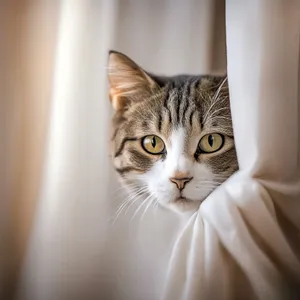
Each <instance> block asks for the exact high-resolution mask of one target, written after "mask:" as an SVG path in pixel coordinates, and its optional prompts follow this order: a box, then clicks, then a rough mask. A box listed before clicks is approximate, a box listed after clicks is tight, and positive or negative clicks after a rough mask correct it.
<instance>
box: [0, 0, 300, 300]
mask: <svg viewBox="0 0 300 300" xmlns="http://www.w3.org/2000/svg"><path fill="white" fill-rule="evenodd" d="M11 3H13V4H14V5H13V6H12V5H8V4H3V9H1V14H3V18H1V23H3V25H5V26H2V27H1V31H3V32H4V33H5V35H6V37H9V38H8V39H7V40H8V42H7V43H4V44H3V45H1V47H3V49H4V50H5V51H3V54H1V62H2V65H3V69H2V70H1V71H0V72H1V74H3V80H2V83H3V89H2V91H1V92H3V100H2V101H1V105H2V103H3V104H4V105H3V107H4V109H3V110H2V109H1V117H2V115H3V118H2V120H3V121H4V126H3V127H2V126H1V127H2V128H4V131H3V132H4V135H1V137H2V136H3V141H4V143H3V145H4V147H3V148H4V150H5V151H4V152H3V153H4V155H3V156H2V158H4V159H3V163H2V161H1V165H3V166H4V167H5V168H4V170H5V173H4V175H5V176H4V177H3V178H4V179H5V180H3V181H2V184H3V189H1V193H2V191H3V197H2V194H1V198H3V199H4V201H1V245H0V254H1V256H2V257H3V258H4V259H1V258H0V259H1V260H0V266H1V269H2V271H3V272H1V274H0V275H1V277H0V279H2V280H1V281H3V283H4V284H3V285H2V288H1V289H0V295H1V299H2V298H3V299H13V298H16V299H20V300H23V299H26V300H27V299H30V300H44V299H45V300H48V299H49V300H53V299H55V300H65V299H74V300H76V299H91V300H93V299H116V300H118V299H122V300H123V299H130V300H134V299H139V300H141V299H143V300H147V299H149V300H150V299H151V300H153V299H164V300H176V299H191V300H193V299H272V300H273V299H293V298H294V299H297V294H298V293H300V291H299V286H300V282H299V281H300V231H299V230H300V166H299V161H300V135H299V128H300V117H299V116H300V97H299V84H300V83H299V69H300V68H299V66H300V64H299V57H300V53H299V50H300V2H299V1H297V0H288V1H286V0H281V1H280V0H275V1H271V0H260V1H258V0H247V1H234V0H228V1H226V3H225V1H224V2H223V1H217V0H215V1H209V0H203V1H193V0H186V1H179V0H176V1H170V0H163V1H138V0H136V1H134V0H119V1H117V0H113V1H104V0H103V1H101V0H99V1H95V0H79V1H73V0H62V1H60V2H59V1H50V0H47V1H41V2H40V1H27V2H26V1H12V2H11ZM1 5H2V4H1ZM225 40H226V42H225ZM109 49H115V50H118V51H121V52H124V53H125V54H127V55H128V56H130V57H131V58H133V59H134V60H135V61H136V62H137V63H139V64H140V65H141V66H143V67H144V68H145V69H146V70H147V71H150V72H153V73H158V74H166V75H171V74H178V73H191V74H208V73H214V74H216V73H224V72H225V71H226V69H227V73H228V81H229V88H230V97H231V109H232V118H233V125H234V133H235V144H236V148H237V154H238V160H239V166H240V170H239V171H238V172H237V173H236V174H234V175H233V176H232V177H231V178H229V179H228V180H227V181H226V182H225V183H224V184H222V185H221V186H220V187H219V188H218V189H217V190H215V191H214V192H213V193H212V194H211V195H210V196H209V197H208V198H207V199H206V200H205V201H204V202H203V203H202V205H201V207H200V209H199V211H198V212H197V213H195V214H194V215H193V216H191V217H190V218H184V217H182V216H178V215H175V214H174V213H172V212H168V211H166V210H163V209H160V208H153V207H149V208H148V209H147V207H146V206H144V207H141V209H140V210H139V211H136V207H134V206H132V207H130V208H129V209H128V210H125V211H124V212H123V213H122V214H120V215H119V216H118V217H117V218H116V215H115V212H116V211H117V208H118V206H119V205H120V203H121V201H122V199H123V198H122V197H123V194H122V189H120V186H119V184H118V183H117V181H116V178H115V174H114V172H113V170H112V167H111V164H110V159H109V151H108V149H109V147H108V145H109V131H110V123H109V122H110V117H111V115H112V111H111V107H110V103H109V100H108V96H107V78H106V64H107V54H108V50H109ZM135 212H136V213H135ZM2 254H3V255H2ZM1 293H2V294H1ZM2 295H3V297H2Z"/></svg>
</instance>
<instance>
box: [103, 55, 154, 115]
mask: <svg viewBox="0 0 300 300" xmlns="http://www.w3.org/2000/svg"><path fill="white" fill-rule="evenodd" d="M108 80H109V97H110V101H111V103H112V106H113V108H114V109H115V110H124V109H126V107H128V105H130V103H131V102H133V101H135V102H138V101H142V100H143V99H145V98H147V97H149V96H150V95H151V93H153V91H154V90H155V89H156V88H158V85H157V84H156V82H155V81H154V80H153V79H152V78H151V77H150V76H149V75H148V74H147V73H146V72H145V71H143V69H142V68H140V67H139V66H138V65H137V64H136V63H135V62H133V61H132V60H131V59H130V58H129V57H127V56H126V55H124V54H122V53H120V52H116V51H110V52H109V59H108Z"/></svg>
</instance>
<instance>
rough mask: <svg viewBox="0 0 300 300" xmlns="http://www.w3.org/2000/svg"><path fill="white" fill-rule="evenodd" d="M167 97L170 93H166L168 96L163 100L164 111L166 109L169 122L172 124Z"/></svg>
mask: <svg viewBox="0 0 300 300" xmlns="http://www.w3.org/2000/svg"><path fill="white" fill-rule="evenodd" d="M169 97H170V91H169V92H168V96H167V97H166V99H165V101H164V107H165V109H166V110H167V112H168V116H169V122H170V123H172V114H171V111H170V108H169V107H168V100H169Z"/></svg>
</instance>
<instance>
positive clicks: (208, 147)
mask: <svg viewBox="0 0 300 300" xmlns="http://www.w3.org/2000/svg"><path fill="white" fill-rule="evenodd" d="M223 144H224V136H223V135H221V134H219V133H211V134H207V135H205V136H204V137H203V138H202V139H201V140H200V142H199V147H200V149H201V150H202V152H204V153H213V152H216V151H218V150H220V149H221V148H222V147H223Z"/></svg>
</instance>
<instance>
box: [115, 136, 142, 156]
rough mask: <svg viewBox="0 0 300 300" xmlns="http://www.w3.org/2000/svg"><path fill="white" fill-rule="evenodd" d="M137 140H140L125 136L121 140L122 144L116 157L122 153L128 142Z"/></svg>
mask: <svg viewBox="0 0 300 300" xmlns="http://www.w3.org/2000/svg"><path fill="white" fill-rule="evenodd" d="M137 140H138V139H137V138H124V139H123V140H122V142H121V145H120V147H119V149H118V150H117V151H116V153H115V157H118V156H119V155H121V154H122V151H123V149H124V147H125V144H126V142H130V141H137Z"/></svg>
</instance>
